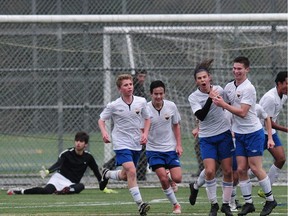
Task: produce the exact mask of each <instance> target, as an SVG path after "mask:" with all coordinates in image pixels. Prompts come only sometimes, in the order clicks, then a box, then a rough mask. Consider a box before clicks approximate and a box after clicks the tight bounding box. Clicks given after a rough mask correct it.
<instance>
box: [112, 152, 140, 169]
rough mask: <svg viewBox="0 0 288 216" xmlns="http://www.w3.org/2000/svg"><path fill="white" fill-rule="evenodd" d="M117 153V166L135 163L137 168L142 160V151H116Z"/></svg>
mask: <svg viewBox="0 0 288 216" xmlns="http://www.w3.org/2000/svg"><path fill="white" fill-rule="evenodd" d="M115 153H116V165H117V166H121V165H122V164H123V163H125V162H130V161H133V163H134V165H135V167H136V166H137V163H138V160H139V158H140V154H141V150H140V151H135V150H130V149H121V150H115Z"/></svg>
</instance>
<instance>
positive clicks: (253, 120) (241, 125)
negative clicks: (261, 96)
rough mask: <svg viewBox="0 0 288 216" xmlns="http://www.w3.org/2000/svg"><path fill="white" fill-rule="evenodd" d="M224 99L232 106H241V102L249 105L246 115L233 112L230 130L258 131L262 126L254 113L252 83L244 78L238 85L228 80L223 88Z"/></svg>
mask: <svg viewBox="0 0 288 216" xmlns="http://www.w3.org/2000/svg"><path fill="white" fill-rule="evenodd" d="M224 99H225V101H226V102H228V103H230V104H231V105H232V106H234V107H238V108H240V107H241V104H248V105H250V109H249V111H248V113H247V115H246V116H245V117H244V118H242V117H240V116H237V115H235V114H233V119H232V122H233V124H232V131H233V132H235V133H238V134H247V133H253V132H255V131H258V130H260V129H261V128H262V124H261V123H260V120H259V118H258V117H257V114H256V109H255V105H256V90H255V87H254V86H253V85H252V83H251V82H250V81H249V80H248V79H246V80H245V81H244V82H243V83H241V84H240V85H239V86H236V85H235V82H234V81H232V82H229V83H228V84H227V85H226V86H225V88H224Z"/></svg>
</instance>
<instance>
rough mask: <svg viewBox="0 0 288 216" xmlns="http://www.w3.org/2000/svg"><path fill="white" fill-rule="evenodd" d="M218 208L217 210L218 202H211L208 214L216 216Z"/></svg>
mask: <svg viewBox="0 0 288 216" xmlns="http://www.w3.org/2000/svg"><path fill="white" fill-rule="evenodd" d="M218 210H219V205H218V203H214V204H211V209H210V213H209V216H217V212H218Z"/></svg>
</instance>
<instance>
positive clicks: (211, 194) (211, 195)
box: [205, 178, 217, 204]
mask: <svg viewBox="0 0 288 216" xmlns="http://www.w3.org/2000/svg"><path fill="white" fill-rule="evenodd" d="M205 183H206V193H207V197H208V199H209V201H210V202H211V203H212V204H215V203H217V196H216V191H217V185H216V179H215V178H214V179H212V180H205Z"/></svg>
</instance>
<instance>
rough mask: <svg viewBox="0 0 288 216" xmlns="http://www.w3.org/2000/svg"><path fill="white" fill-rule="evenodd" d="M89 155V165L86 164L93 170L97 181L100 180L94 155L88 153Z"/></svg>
mask: <svg viewBox="0 0 288 216" xmlns="http://www.w3.org/2000/svg"><path fill="white" fill-rule="evenodd" d="M89 155H90V161H89V165H88V166H89V167H90V169H91V170H92V171H93V173H94V175H95V177H96V178H97V180H98V182H100V181H101V177H102V176H101V174H100V171H99V167H98V165H97V163H96V161H95V159H94V157H93V156H92V155H91V154H89Z"/></svg>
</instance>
